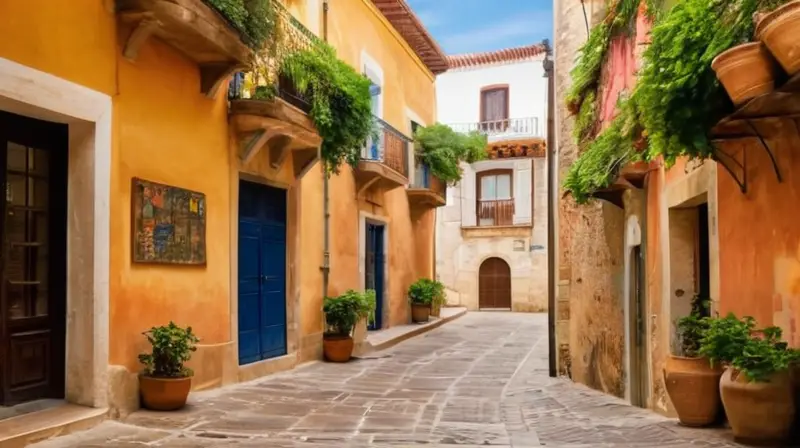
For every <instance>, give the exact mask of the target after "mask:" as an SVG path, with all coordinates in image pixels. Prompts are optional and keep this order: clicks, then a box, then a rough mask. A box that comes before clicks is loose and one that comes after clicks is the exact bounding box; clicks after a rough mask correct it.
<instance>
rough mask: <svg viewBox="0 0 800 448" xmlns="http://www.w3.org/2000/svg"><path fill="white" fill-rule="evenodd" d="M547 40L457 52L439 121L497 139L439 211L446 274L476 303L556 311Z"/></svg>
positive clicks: (457, 294) (463, 298) (444, 83)
mask: <svg viewBox="0 0 800 448" xmlns="http://www.w3.org/2000/svg"><path fill="white" fill-rule="evenodd" d="M543 60H544V46H542V45H539V44H537V45H529V46H525V47H518V48H511V49H505V50H499V51H494V52H488V53H475V54H464V55H456V56H450V57H449V63H450V69H449V70H448V71H447V72H445V73H443V74H441V75H439V76H438V77H437V80H436V92H437V93H436V96H437V98H436V101H437V111H438V117H437V119H438V121H439V122H440V123H444V124H448V125H450V126H451V127H452V128H453V129H455V130H456V131H459V132H467V131H472V130H478V131H480V132H484V133H486V134H487V135H488V139H489V147H488V148H487V151H488V154H489V159H487V160H484V161H480V162H477V163H473V164H471V165H468V164H464V165H463V169H464V172H463V177H462V179H461V182H460V183H459V184H458V185H456V186H455V187H451V188H448V190H447V205H446V206H445V207H441V208H439V209H438V210H437V220H436V222H437V224H436V225H437V229H436V235H437V236H436V272H437V277H438V279H439V280H440V281H441V282H442V283H444V284H445V285H446V286H447V288H448V302H449V303H450V304H459V305H461V306H466V307H467V308H468V309H512V310H513V311H527V312H535V311H544V310H546V309H547V249H546V242H547V179H546V166H547V163H546V159H545V155H546V150H545V131H546V122H547V116H546V113H547V79H546V78H545V77H544V69H543V66H542V61H543Z"/></svg>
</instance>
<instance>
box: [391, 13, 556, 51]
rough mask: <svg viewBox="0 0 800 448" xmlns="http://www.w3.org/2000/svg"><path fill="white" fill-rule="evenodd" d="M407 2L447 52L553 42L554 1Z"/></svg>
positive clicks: (496, 48) (489, 49)
mask: <svg viewBox="0 0 800 448" xmlns="http://www.w3.org/2000/svg"><path fill="white" fill-rule="evenodd" d="M407 1H408V3H409V4H410V5H411V7H412V8H413V9H414V12H416V13H417V15H418V16H419V18H420V19H422V22H423V23H424V24H425V27H426V28H427V29H428V31H429V32H430V33H431V34H433V37H434V38H435V39H436V40H437V41H438V42H439V45H441V46H442V48H443V49H444V51H445V52H446V53H448V54H458V53H473V52H477V51H491V50H498V49H501V48H506V47H516V46H520V45H528V44H533V43H538V42H541V41H542V39H550V41H551V42H552V35H553V0H407Z"/></svg>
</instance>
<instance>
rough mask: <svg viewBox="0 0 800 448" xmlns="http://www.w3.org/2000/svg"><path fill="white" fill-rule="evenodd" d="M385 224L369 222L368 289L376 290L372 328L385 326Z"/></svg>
mask: <svg viewBox="0 0 800 448" xmlns="http://www.w3.org/2000/svg"><path fill="white" fill-rule="evenodd" d="M384 229H385V228H384V226H383V225H380V224H373V223H370V222H368V223H367V235H366V237H367V241H366V243H367V244H366V252H365V256H366V273H365V276H366V278H365V279H364V280H365V282H364V283H365V285H366V289H371V290H373V291H375V318H374V319H373V320H372V321H371V322H370V323H369V327H368V328H369V329H370V330H380V329H381V328H383V287H384V279H383V277H384V270H385V263H386V256H385V254H384V247H383V246H384V244H383V235H384Z"/></svg>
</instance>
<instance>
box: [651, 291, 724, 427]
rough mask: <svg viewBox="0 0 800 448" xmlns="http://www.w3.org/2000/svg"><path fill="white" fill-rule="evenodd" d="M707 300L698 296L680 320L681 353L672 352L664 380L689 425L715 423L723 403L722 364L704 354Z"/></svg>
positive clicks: (680, 415)
mask: <svg viewBox="0 0 800 448" xmlns="http://www.w3.org/2000/svg"><path fill="white" fill-rule="evenodd" d="M707 303H708V302H707V301H706V300H703V299H700V298H699V297H695V298H694V300H693V304H692V312H691V313H690V314H689V315H688V316H686V317H682V318H680V319H678V321H677V322H676V329H677V336H678V342H679V346H678V348H677V349H678V350H677V351H678V355H670V356H669V358H667V362H666V366H665V367H664V383H665V387H666V388H667V393H668V394H669V398H670V401H671V402H672V405H673V406H674V407H675V412H677V413H678V420H679V421H680V422H681V424H683V425H686V426H706V425H710V424H712V423H714V422H715V421H716V419H717V417H718V415H719V411H720V408H721V406H722V403H721V402H720V398H719V379H720V377H721V376H722V371H723V368H722V366H721V365H719V364H717V365H712V364H711V361H710V360H709V359H708V358H707V357H705V356H702V355H701V354H700V343H701V341H702V339H703V337H704V336H705V333H706V330H707V329H708V326H709V320H710V318H708V317H705V316H704V314H706V309H707Z"/></svg>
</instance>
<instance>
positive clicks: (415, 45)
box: [372, 0, 448, 74]
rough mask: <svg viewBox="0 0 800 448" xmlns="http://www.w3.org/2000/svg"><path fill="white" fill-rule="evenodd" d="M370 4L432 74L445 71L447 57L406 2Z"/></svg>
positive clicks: (384, 0) (382, 0)
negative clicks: (387, 21) (386, 20)
mask: <svg viewBox="0 0 800 448" xmlns="http://www.w3.org/2000/svg"><path fill="white" fill-rule="evenodd" d="M372 3H373V4H374V5H375V6H376V7H377V8H378V10H379V11H380V12H381V14H383V15H384V17H386V18H387V19H388V20H389V22H390V23H391V24H392V26H393V27H394V28H395V29H396V30H397V32H398V33H400V35H401V36H403V39H405V41H406V42H408V45H409V46H410V47H411V49H412V50H414V53H416V54H417V56H418V57H419V58H420V59H421V60H422V63H423V64H425V66H427V67H428V69H429V70H430V71H431V72H433V74H439V73H442V72H444V71H445V70H447V68H448V65H447V56H445V54H444V51H442V49H441V47H439V44H438V43H436V41H435V40H434V39H433V37H432V36H431V35H430V33H428V30H426V29H425V26H424V25H423V24H422V21H421V20H419V18H418V17H417V15H416V14H414V11H412V10H411V7H410V6H408V3H406V0H372Z"/></svg>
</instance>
